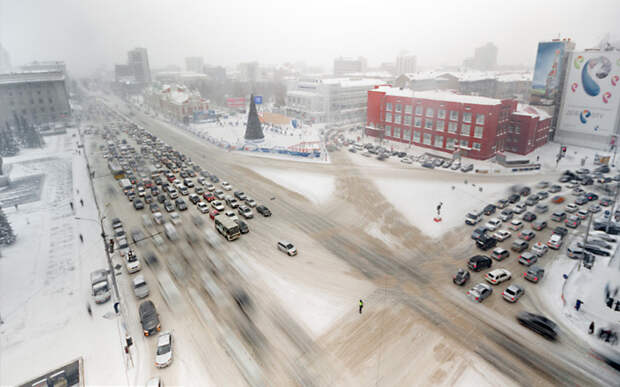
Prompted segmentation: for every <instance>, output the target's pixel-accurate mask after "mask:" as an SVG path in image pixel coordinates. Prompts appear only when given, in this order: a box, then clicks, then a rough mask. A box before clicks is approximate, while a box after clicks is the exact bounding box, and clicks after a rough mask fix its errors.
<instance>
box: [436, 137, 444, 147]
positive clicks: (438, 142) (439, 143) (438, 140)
mask: <svg viewBox="0 0 620 387" xmlns="http://www.w3.org/2000/svg"><path fill="white" fill-rule="evenodd" d="M435 148H443V136H435Z"/></svg>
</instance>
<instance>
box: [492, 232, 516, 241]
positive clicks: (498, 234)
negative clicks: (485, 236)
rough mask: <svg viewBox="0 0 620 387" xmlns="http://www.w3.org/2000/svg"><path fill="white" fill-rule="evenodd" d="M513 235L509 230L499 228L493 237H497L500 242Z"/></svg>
mask: <svg viewBox="0 0 620 387" xmlns="http://www.w3.org/2000/svg"><path fill="white" fill-rule="evenodd" d="M511 236H512V234H511V233H510V231H508V230H497V231H496V232H495V233H494V234H493V238H495V239H497V240H498V241H500V242H503V241H505V240H506V239H508V238H510V237H511Z"/></svg>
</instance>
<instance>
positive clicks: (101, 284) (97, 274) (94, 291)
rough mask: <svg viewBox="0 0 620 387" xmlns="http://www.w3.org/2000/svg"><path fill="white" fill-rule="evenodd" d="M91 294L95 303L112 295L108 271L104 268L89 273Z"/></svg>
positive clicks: (104, 300)
mask: <svg viewBox="0 0 620 387" xmlns="http://www.w3.org/2000/svg"><path fill="white" fill-rule="evenodd" d="M90 287H91V295H92V296H93V299H94V300H95V303H96V304H103V303H105V302H107V301H108V300H109V299H110V297H112V292H111V291H110V281H109V279H108V271H107V270H105V269H99V270H95V271H93V272H92V273H90Z"/></svg>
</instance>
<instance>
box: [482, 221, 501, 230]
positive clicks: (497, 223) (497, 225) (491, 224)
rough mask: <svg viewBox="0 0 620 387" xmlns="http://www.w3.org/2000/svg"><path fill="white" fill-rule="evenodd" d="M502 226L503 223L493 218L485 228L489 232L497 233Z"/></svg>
mask: <svg viewBox="0 0 620 387" xmlns="http://www.w3.org/2000/svg"><path fill="white" fill-rule="evenodd" d="M501 225H502V221H501V220H499V219H497V218H491V219H489V221H488V222H487V223H486V224H485V225H484V227H486V228H487V229H488V230H489V231H495V230H497V229H498V228H500V227H501Z"/></svg>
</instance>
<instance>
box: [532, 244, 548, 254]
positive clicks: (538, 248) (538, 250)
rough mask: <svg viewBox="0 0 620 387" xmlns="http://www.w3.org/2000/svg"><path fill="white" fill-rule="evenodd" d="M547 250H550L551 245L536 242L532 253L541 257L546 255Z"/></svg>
mask: <svg viewBox="0 0 620 387" xmlns="http://www.w3.org/2000/svg"><path fill="white" fill-rule="evenodd" d="M547 250H549V247H548V246H547V245H546V244H544V243H542V242H536V243H534V245H533V246H532V253H534V254H536V255H538V256H539V257H542V256H543V255H545V254H546V253H547Z"/></svg>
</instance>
